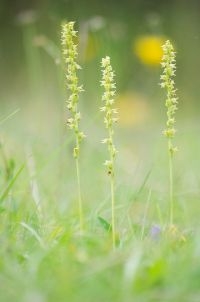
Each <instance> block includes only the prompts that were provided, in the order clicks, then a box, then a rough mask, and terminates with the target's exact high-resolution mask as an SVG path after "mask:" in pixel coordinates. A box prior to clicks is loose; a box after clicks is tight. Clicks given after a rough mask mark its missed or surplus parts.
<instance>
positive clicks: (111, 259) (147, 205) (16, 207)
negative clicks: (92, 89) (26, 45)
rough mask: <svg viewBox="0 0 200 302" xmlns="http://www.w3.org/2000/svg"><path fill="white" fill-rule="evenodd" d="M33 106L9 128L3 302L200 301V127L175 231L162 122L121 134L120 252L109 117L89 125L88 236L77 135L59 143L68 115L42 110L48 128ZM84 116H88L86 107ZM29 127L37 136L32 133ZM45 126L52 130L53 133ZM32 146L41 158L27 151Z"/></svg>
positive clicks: (191, 144) (188, 157)
mask: <svg viewBox="0 0 200 302" xmlns="http://www.w3.org/2000/svg"><path fill="white" fill-rule="evenodd" d="M47 105H48V102H46V106H47ZM33 108H34V104H32V107H31V109H29V110H30V111H28V109H26V110H25V111H24V112H23V113H22V112H21V111H18V113H17V114H16V115H15V118H14V117H13V116H12V114H8V115H7V116H8V118H7V119H6V118H5V117H4V118H3V120H2V124H1V127H2V131H3V132H4V136H5V139H4V141H3V142H2V144H1V148H3V149H2V150H3V154H4V155H3V156H2V154H1V164H0V168H1V170H0V171H1V176H2V177H1V179H0V184H1V195H0V215H1V223H0V243H1V249H0V292H1V295H0V301H2V302H7V301H8V302H10V301H16V302H18V301H19V302H21V301H22V302H32V301H38V302H46V301H50V302H51V301H52V302H54V301H61V302H62V301H63V302H64V301H70V302H79V301H84V300H85V301H87V302H90V301H91V302H93V301H97V302H98V301H99V302H102V301H116V302H118V301H119V302H131V301H138V302H143V301H144V302H146V301H148V302H155V301H171V302H172V301H173V302H174V301H176V302H179V301H182V302H188V301H191V302H198V301H199V296H200V289H199V282H200V281H199V280H200V273H199V265H200V260H199V259H200V257H199V253H200V244H199V236H198V233H199V215H200V211H199V207H198V201H199V177H198V174H199V163H198V162H197V161H196V158H197V156H198V154H197V151H196V150H199V148H200V143H199V140H198V135H199V124H198V123H194V124H193V125H192V124H191V125H192V126H191V125H189V126H188V127H186V126H184V123H183V125H181V122H180V123H179V129H182V130H180V135H177V142H178V145H179V146H182V148H181V152H179V154H181V155H179V154H178V155H177V159H176V169H175V172H176V173H175V174H174V180H173V185H174V187H175V188H176V191H175V192H176V194H175V193H174V200H175V201H176V202H174V205H173V207H174V212H173V216H174V221H176V225H175V226H174V228H170V229H168V228H165V223H166V220H167V222H168V212H169V211H168V210H169V202H168V200H169V192H168V185H167V183H168V182H167V179H168V176H169V175H168V170H167V168H166V167H167V162H168V158H167V156H165V152H164V150H166V147H165V142H164V141H163V140H162V139H161V138H160V131H159V129H160V127H161V122H159V124H156V125H155V126H152V128H150V127H148V129H147V128H145V129H138V132H137V134H136V133H135V134H134V135H133V133H132V132H131V133H128V132H127V133H124V132H122V131H120V129H116V131H118V135H117V137H119V141H118V145H119V154H118V157H117V159H118V160H117V164H116V167H115V169H116V170H115V171H116V172H117V180H116V181H115V204H114V219H115V222H116V225H117V233H118V234H117V235H118V245H117V246H116V244H115V242H114V241H113V237H112V235H111V232H110V225H111V226H112V223H113V222H112V218H111V212H112V210H111V206H110V186H109V187H107V175H105V173H104V172H105V171H103V169H102V162H103V161H104V159H105V158H106V156H107V150H104V148H103V147H102V146H101V143H100V138H101V135H102V131H101V128H102V114H99V116H98V117H97V120H94V117H91V120H90V121H89V122H90V123H88V121H85V123H86V125H87V134H88V138H87V143H85V144H84V145H83V148H82V149H81V150H82V152H81V155H82V158H83V159H84V160H82V161H80V163H79V164H80V171H82V173H83V172H84V177H83V180H82V188H83V193H84V196H86V198H85V201H84V204H83V206H84V221H85V222H86V225H87V228H84V231H83V232H82V233H81V236H80V232H79V230H80V216H79V215H78V214H77V212H78V211H77V195H78V194H77V191H78V190H77V183H76V177H75V176H76V173H74V160H72V152H71V150H73V148H74V143H73V142H74V134H73V133H71V132H70V131H68V130H67V129H64V130H65V133H66V132H67V131H68V134H65V135H64V139H63V140H62V143H60V144H58V142H59V138H58V133H59V134H60V133H63V128H62V127H60V121H59V119H60V118H61V114H62V113H61V112H59V113H57V117H55V115H56V113H55V111H54V110H53V109H52V111H49V115H48V117H47V119H46V120H45V112H46V108H44V109H43V110H42V108H41V113H40V114H41V116H42V117H43V119H44V121H40V120H39V119H38V115H37V113H36V114H35V116H34V114H33V112H34V110H33ZM54 109H55V107H54ZM30 112H31V114H32V115H31V116H32V120H33V121H32V122H33V124H34V126H35V128H36V129H35V128H34V131H35V132H31V131H33V130H32V128H31V121H30ZM83 113H84V116H87V110H86V108H84V110H83ZM94 115H95V114H94ZM9 116H11V118H9ZM88 118H89V117H88ZM49 120H51V123H49V122H48V121H49ZM40 123H41V124H40ZM24 125H26V126H27V129H29V130H28V134H30V133H32V135H27V132H23V131H24V128H25V127H24ZM41 125H43V127H44V125H47V126H46V128H45V129H44V131H42V130H41V129H42V127H41ZM91 125H92V126H91ZM60 128H61V129H60ZM27 129H25V130H26V131H27ZM195 129H196V130H195ZM194 130H195V131H194ZM69 132H70V133H69ZM94 133H95V136H94ZM122 134H123V135H122ZM60 135H61V134H60ZM91 137H92V138H91ZM124 141H125V142H124ZM24 142H26V144H27V145H28V147H30V146H31V149H30V148H29V149H28V150H31V152H29V151H28V152H25V149H26V147H27V146H24ZM127 142H128V148H129V149H130V150H131V152H128V153H127ZM119 143H120V144H119ZM26 150H27V149H26ZM150 158H151V159H150ZM144 159H146V160H144ZM135 161H136V162H137V163H136V164H135ZM13 162H14V164H13ZM152 162H153V164H152ZM138 163H140V164H138ZM132 165H133V166H134V165H135V166H134V167H135V168H132ZM136 166H137V168H136ZM38 202H39V205H40V206H39V207H38ZM98 217H101V219H100V220H99V219H98ZM115 233H116V231H115ZM115 233H114V234H115ZM115 235H116V234H115ZM115 239H116V238H114V240H115ZM113 242H114V245H115V249H113Z"/></svg>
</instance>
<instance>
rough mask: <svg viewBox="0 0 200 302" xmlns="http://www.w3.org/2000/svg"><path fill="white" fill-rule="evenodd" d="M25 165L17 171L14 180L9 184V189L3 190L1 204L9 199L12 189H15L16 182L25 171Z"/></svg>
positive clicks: (0, 197) (0, 196)
mask: <svg viewBox="0 0 200 302" xmlns="http://www.w3.org/2000/svg"><path fill="white" fill-rule="evenodd" d="M24 166H25V164H22V165H21V167H20V168H19V169H18V170H17V172H16V173H15V175H14V176H13V178H12V179H11V180H10V182H9V183H8V185H7V187H6V188H5V189H4V190H3V193H2V194H1V195H0V203H2V202H3V201H4V199H5V198H6V197H7V195H8V193H9V191H10V189H11V188H12V187H13V185H14V183H15V182H16V180H17V178H18V176H19V175H20V174H21V172H22V170H23V169H24Z"/></svg>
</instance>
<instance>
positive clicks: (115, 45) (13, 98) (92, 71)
mask: <svg viewBox="0 0 200 302" xmlns="http://www.w3.org/2000/svg"><path fill="white" fill-rule="evenodd" d="M63 20H75V21H77V29H78V30H79V34H80V38H79V42H80V43H79V44H80V61H81V64H82V66H83V67H84V69H83V72H82V73H81V76H82V81H83V84H84V85H85V90H86V91H87V97H85V99H86V100H85V101H86V102H87V103H90V105H92V104H94V106H96V103H95V102H96V99H97V97H98V96H97V89H98V81H99V77H100V75H99V74H100V72H99V70H100V68H99V61H100V58H101V57H102V56H103V55H106V54H108V55H110V56H111V58H112V62H113V67H114V69H115V71H116V74H117V78H116V81H117V86H118V92H119V94H120V95H124V94H126V92H127V91H128V92H130V93H133V94H134V95H136V96H138V94H139V95H140V96H143V97H144V102H145V101H147V106H146V107H149V102H156V104H157V105H158V107H159V108H160V104H158V96H160V91H159V88H158V82H159V73H160V66H159V64H157V63H158V60H157V61H156V60H154V62H153V63H152V62H150V63H149V62H148V59H147V62H142V61H141V58H139V55H138V54H137V51H136V50H135V45H136V44H137V41H138V39H140V38H142V37H144V36H148V37H150V38H151V37H152V38H157V39H160V38H163V37H164V38H165V37H166V38H169V39H171V40H172V42H174V44H175V47H176V50H177V52H178V55H177V66H178V67H177V87H178V89H179V96H180V107H184V108H186V109H187V110H188V109H191V111H194V112H196V110H197V107H199V105H198V104H199V94H200V93H199V89H198V88H199V64H200V60H199V46H200V33H199V25H200V24H199V23H200V3H199V1H195V0H191V1H187V0H185V1H184V0H173V1H160V0H149V1H145V0H143V1H141V0H133V1H128V0H124V1H111V0H108V1H94V0H85V1H80V0H79V1H78V0H60V1H54V0H46V1H45V0H40V1H39V0H34V1H33V0H32V1H25V0H24V1H22V0H21V1H20V0H18V1H9V0H1V3H0V22H1V24H0V25H1V26H0V35H1V39H0V60H1V71H0V77H1V78H0V82H1V104H5V103H7V104H8V103H17V104H18V103H20V102H22V103H23V102H25V103H28V102H32V101H33V99H34V102H35V101H36V98H38V97H41V95H42V99H43V100H44V101H45V99H48V100H49V99H51V102H52V101H54V102H55V103H57V102H62V98H61V96H60V93H61V89H60V88H61V87H60V86H59V85H60V83H61V82H59V81H60V80H61V81H62V71H61V68H60V65H59V63H60V24H61V22H62V21H63ZM158 42H159V41H158ZM145 47H147V48H148V44H147V46H144V48H145ZM151 51H153V52H155V51H156V50H155V49H151V47H150V48H149V52H150V53H151ZM141 56H142V54H141ZM150 56H151V55H150ZM152 56H156V54H154V53H153V54H152ZM150 61H151V59H150ZM59 77H60V78H59ZM61 85H62V84H61ZM141 99H143V98H142V97H141ZM40 101H41V100H40ZM136 103H137V102H136ZM145 105H146V104H145ZM145 105H144V104H143V107H145ZM137 106H138V107H140V106H139V105H138V104H137V105H136V107H137ZM153 106H155V103H154V105H153ZM143 107H142V109H144V108H143ZM138 109H140V108H138ZM145 109H146V110H148V108H145ZM145 109H144V110H145Z"/></svg>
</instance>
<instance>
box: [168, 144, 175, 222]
mask: <svg viewBox="0 0 200 302" xmlns="http://www.w3.org/2000/svg"><path fill="white" fill-rule="evenodd" d="M171 147H172V144H171V140H170V139H169V140H168V150H169V198H170V218H169V221H170V225H172V224H173V220H174V192H173V162H172V161H173V154H172V152H171Z"/></svg>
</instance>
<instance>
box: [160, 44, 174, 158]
mask: <svg viewBox="0 0 200 302" xmlns="http://www.w3.org/2000/svg"><path fill="white" fill-rule="evenodd" d="M162 48H163V57H162V62H161V66H162V68H163V74H162V75H161V77H160V78H161V84H160V85H161V87H162V88H165V89H166V92H167V98H166V102H165V105H166V107H167V123H166V129H165V130H164V131H163V133H164V135H165V136H166V137H167V138H168V139H170V142H171V139H173V138H174V136H175V133H176V129H175V122H176V120H175V112H176V110H177V101H178V98H177V96H176V89H175V82H174V77H175V72H176V53H175V51H174V47H173V45H172V44H171V43H170V41H169V40H167V41H166V42H165V44H164V45H163V46H162ZM169 151H170V152H171V153H172V154H174V152H175V151H177V148H176V147H174V146H173V144H172V142H171V143H170V145H169Z"/></svg>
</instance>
